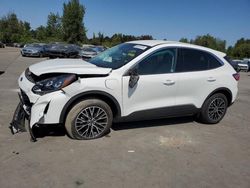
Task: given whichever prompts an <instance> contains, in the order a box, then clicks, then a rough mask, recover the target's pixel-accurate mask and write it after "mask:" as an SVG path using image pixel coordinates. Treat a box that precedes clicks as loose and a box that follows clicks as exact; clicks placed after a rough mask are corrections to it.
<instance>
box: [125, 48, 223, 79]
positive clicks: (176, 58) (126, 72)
mask: <svg viewBox="0 0 250 188" xmlns="http://www.w3.org/2000/svg"><path fill="white" fill-rule="evenodd" d="M156 46H158V45H156ZM153 47H155V46H152V47H151V48H153ZM169 48H171V49H176V53H175V68H176V64H177V60H178V53H179V49H192V50H197V51H201V52H205V53H207V54H210V55H211V56H212V57H214V58H215V59H216V60H217V61H218V62H219V63H220V64H221V66H219V67H216V68H211V69H207V70H197V71H183V72H175V70H174V72H171V73H162V74H173V73H186V72H199V71H209V70H214V69H218V68H220V67H222V66H223V65H224V62H223V61H222V60H221V59H219V58H218V57H217V56H216V55H214V54H213V53H211V52H209V51H207V50H203V49H197V48H194V47H188V46H183V47H182V46H166V47H162V48H159V49H157V50H156V51H153V52H151V53H149V54H148V55H146V56H145V57H143V58H142V59H141V60H139V61H138V62H136V63H135V64H134V65H132V66H131V67H130V68H129V69H128V70H127V71H125V73H124V74H123V76H129V71H130V70H131V69H134V67H136V66H137V64H139V63H140V62H142V61H143V60H144V59H146V58H148V57H149V56H151V55H152V54H154V53H157V52H159V51H162V50H165V49H169ZM145 52H146V51H145ZM141 55H142V54H141ZM147 75H155V74H147ZM157 75H160V74H157ZM144 76H146V75H144Z"/></svg>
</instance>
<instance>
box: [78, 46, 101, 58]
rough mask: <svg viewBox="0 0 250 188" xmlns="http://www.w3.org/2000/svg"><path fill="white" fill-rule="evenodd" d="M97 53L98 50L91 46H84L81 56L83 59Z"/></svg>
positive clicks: (80, 52)
mask: <svg viewBox="0 0 250 188" xmlns="http://www.w3.org/2000/svg"><path fill="white" fill-rule="evenodd" d="M97 54H98V52H97V51H95V50H94V49H93V48H91V47H84V48H82V49H81V50H80V51H79V56H80V57H81V58H83V59H89V58H92V57H95V56H96V55H97Z"/></svg>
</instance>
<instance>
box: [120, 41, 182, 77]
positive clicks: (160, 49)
mask: <svg viewBox="0 0 250 188" xmlns="http://www.w3.org/2000/svg"><path fill="white" fill-rule="evenodd" d="M156 46H158V45H156ZM153 47H154V46H153ZM166 49H175V50H176V53H175V65H174V66H176V63H177V57H178V56H177V54H178V50H177V48H176V47H172V46H167V47H162V48H159V49H157V50H156V51H153V52H150V53H149V54H148V55H146V56H145V57H143V58H142V59H140V60H139V61H137V62H136V63H135V64H134V65H132V66H131V67H130V68H129V69H128V70H127V71H125V73H124V74H123V76H129V71H130V70H132V69H134V67H136V66H137V65H138V64H139V63H141V62H142V61H144V60H145V59H146V58H148V57H149V56H151V55H153V54H155V53H158V52H160V51H163V50H166ZM174 69H175V67H174ZM173 73H175V72H168V73H160V74H145V75H140V76H147V75H162V74H173Z"/></svg>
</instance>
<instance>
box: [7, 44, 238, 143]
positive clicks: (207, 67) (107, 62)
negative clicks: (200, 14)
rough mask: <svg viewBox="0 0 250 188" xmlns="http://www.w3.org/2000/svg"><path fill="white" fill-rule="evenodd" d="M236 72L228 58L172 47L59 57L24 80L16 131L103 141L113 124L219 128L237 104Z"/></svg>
mask: <svg viewBox="0 0 250 188" xmlns="http://www.w3.org/2000/svg"><path fill="white" fill-rule="evenodd" d="M238 80H239V74H238V73H236V71H235V70H234V69H233V67H232V66H231V65H230V64H229V62H227V60H226V54H224V53H222V52H218V51H215V50H212V49H208V48H205V47H201V46H196V45H191V44H184V43H179V42H170V41H157V40H146V41H132V42H126V43H123V44H120V45H117V46H115V47H113V48H110V49H108V50H106V51H104V52H103V53H100V54H99V55H97V56H96V57H94V58H92V59H90V61H89V62H86V61H83V60H81V59H78V60H77V59H55V60H47V61H44V62H41V63H38V64H34V65H31V66H30V67H29V68H28V69H27V70H26V71H24V72H23V73H22V75H21V76H20V78H19V80H18V83H19V87H20V94H19V95H20V99H21V102H20V103H19V105H18V107H17V110H16V112H15V114H14V118H13V121H12V123H11V126H10V128H11V130H12V132H13V133H16V132H19V131H24V130H25V128H24V124H23V122H24V119H25V118H26V119H28V120H29V131H30V133H31V137H32V139H33V140H35V135H34V134H33V129H34V127H36V126H43V125H45V124H49V125H51V126H52V124H62V125H64V126H65V128H66V131H67V133H68V135H69V136H70V137H71V138H73V139H94V138H99V137H101V136H103V135H105V134H106V133H107V132H108V131H109V129H110V127H111V125H112V122H114V121H120V120H131V119H145V118H146V119H153V118H165V117H173V116H187V115H196V116H197V117H198V118H199V119H200V121H202V122H204V123H208V124H214V123H218V122H220V121H221V120H222V118H223V117H224V115H225V113H226V111H227V108H228V106H230V105H231V104H232V103H233V102H234V101H235V99H236V96H237V92H238V87H237V86H238Z"/></svg>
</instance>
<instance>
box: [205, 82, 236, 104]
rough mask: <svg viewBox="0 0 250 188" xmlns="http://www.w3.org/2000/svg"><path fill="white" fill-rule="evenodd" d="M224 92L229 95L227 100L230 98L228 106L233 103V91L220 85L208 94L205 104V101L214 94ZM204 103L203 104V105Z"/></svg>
mask: <svg viewBox="0 0 250 188" xmlns="http://www.w3.org/2000/svg"><path fill="white" fill-rule="evenodd" d="M219 92H221V93H223V94H224V95H225V96H226V97H227V100H228V106H230V105H231V104H232V96H233V94H232V92H231V91H230V89H228V88H226V87H220V88H217V89H215V90H214V91H212V92H211V93H210V94H209V95H208V96H207V98H206V99H205V100H204V102H203V104H204V103H205V101H206V100H207V99H208V98H210V97H211V96H212V95H213V94H215V93H219ZM203 104H202V106H203Z"/></svg>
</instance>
